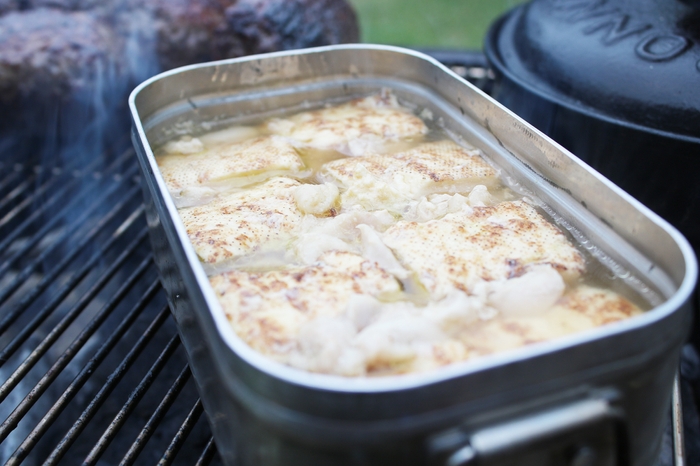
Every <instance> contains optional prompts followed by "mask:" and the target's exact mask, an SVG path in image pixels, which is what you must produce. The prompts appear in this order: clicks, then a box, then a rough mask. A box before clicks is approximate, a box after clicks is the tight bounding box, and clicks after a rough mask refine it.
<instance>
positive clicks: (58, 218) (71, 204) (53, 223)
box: [0, 165, 136, 275]
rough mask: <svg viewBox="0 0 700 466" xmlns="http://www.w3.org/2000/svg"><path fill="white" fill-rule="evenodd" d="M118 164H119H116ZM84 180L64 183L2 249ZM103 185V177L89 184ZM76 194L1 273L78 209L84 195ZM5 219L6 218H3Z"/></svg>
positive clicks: (133, 168)
mask: <svg viewBox="0 0 700 466" xmlns="http://www.w3.org/2000/svg"><path fill="white" fill-rule="evenodd" d="M115 166H118V165H115ZM135 171H136V167H133V166H132V167H131V169H130V170H129V172H131V176H133V175H134V174H135ZM82 182H83V178H80V177H74V178H73V180H72V181H71V182H70V183H67V184H66V185H64V188H63V189H62V190H61V192H60V193H56V194H55V195H54V196H52V197H51V198H50V199H49V200H48V201H46V202H45V203H43V204H42V206H41V207H40V208H36V209H35V210H34V211H33V212H32V213H31V214H30V215H29V217H27V218H26V219H25V220H24V222H22V224H21V225H20V226H18V227H17V228H15V229H14V230H13V231H12V233H11V234H9V235H8V236H7V237H6V238H5V239H4V240H3V241H2V242H1V243H0V251H4V250H6V249H7V248H8V247H9V246H10V244H12V242H13V241H15V240H16V239H17V237H18V236H19V235H21V234H22V233H24V231H25V229H27V227H29V225H31V224H32V223H33V222H34V221H36V220H37V219H40V218H41V216H42V215H44V212H45V211H46V210H48V209H49V208H51V207H53V206H54V205H55V204H56V203H58V201H59V200H63V198H64V196H66V195H68V194H70V193H71V190H72V188H74V187H76V186H79V185H80V184H81V183H82ZM100 185H101V179H99V178H98V179H93V180H92V181H91V182H90V184H89V185H88V186H89V187H90V188H91V190H92V188H98V187H99V186H100ZM79 194H80V193H78V195H76V196H74V199H73V200H72V201H70V202H67V203H66V204H65V205H64V207H63V208H62V209H61V211H60V212H59V214H58V215H54V216H52V218H51V220H49V221H48V222H46V223H45V224H44V225H43V226H42V227H41V229H39V231H37V232H36V233H35V234H33V235H32V239H31V240H30V241H27V243H26V244H25V245H24V246H22V247H21V248H20V249H19V250H17V251H15V252H14V254H13V255H12V256H11V257H10V258H7V259H5V261H4V263H3V265H2V266H1V267H0V275H2V274H4V273H5V272H6V271H7V270H8V269H9V267H10V265H11V264H13V263H14V262H16V261H17V260H18V259H19V258H21V257H22V255H24V254H26V252H27V251H28V250H29V249H31V248H32V247H34V246H35V245H36V244H37V243H38V242H39V241H40V240H41V239H42V238H43V237H44V236H46V234H47V233H48V232H50V231H51V230H52V229H53V228H54V227H55V226H56V224H57V223H58V222H59V221H61V220H62V219H64V218H65V213H66V212H72V211H74V210H75V209H76V206H77V205H78V204H79V203H80V202H83V199H82V196H80V195H79ZM59 205H60V204H59ZM3 220H5V219H3ZM3 220H0V227H2V222H3Z"/></svg>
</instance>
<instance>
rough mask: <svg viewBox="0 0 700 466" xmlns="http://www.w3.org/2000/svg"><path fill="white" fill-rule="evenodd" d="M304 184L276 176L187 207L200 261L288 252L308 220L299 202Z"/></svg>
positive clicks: (182, 214) (185, 212)
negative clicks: (298, 193)
mask: <svg viewBox="0 0 700 466" xmlns="http://www.w3.org/2000/svg"><path fill="white" fill-rule="evenodd" d="M299 185H300V183H299V182H298V181H296V180H292V179H290V178H283V177H279V178H273V179H271V180H268V181H266V182H265V183H263V184H261V185H259V186H256V187H253V188H251V189H249V190H246V191H241V192H235V193H230V194H227V195H222V196H221V197H219V198H217V199H216V200H214V201H212V202H211V203H209V204H206V205H203V206H197V207H189V208H185V209H181V210H180V211H179V212H180V217H181V218H182V222H183V223H184V224H185V228H186V229H187V235H188V236H189V238H190V241H191V242H192V245H193V246H194V249H195V251H196V252H197V254H198V255H199V257H200V259H201V260H202V261H203V262H204V263H206V264H219V263H222V262H226V263H228V264H232V263H235V262H240V261H241V260H242V258H243V257H244V256H247V255H250V254H254V253H255V254H258V255H260V254H264V253H269V252H272V251H282V253H283V251H284V250H285V249H286V247H287V244H288V242H289V241H291V240H292V238H293V237H294V235H295V233H296V231H297V229H298V227H299V224H300V222H301V219H302V214H301V212H299V210H298V209H297V207H296V202H295V201H294V191H295V189H296V188H297V186H299Z"/></svg>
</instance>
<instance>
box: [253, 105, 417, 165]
mask: <svg viewBox="0 0 700 466" xmlns="http://www.w3.org/2000/svg"><path fill="white" fill-rule="evenodd" d="M267 129H268V130H269V131H270V132H272V133H273V134H278V135H281V136H285V137H288V138H290V139H292V140H294V141H296V143H297V144H299V145H301V146H309V147H313V148H316V149H333V150H337V151H339V152H341V153H343V154H346V155H363V154H365V153H367V152H370V151H375V150H381V149H382V147H383V146H385V145H386V144H387V143H390V142H396V141H399V140H401V139H405V138H411V137H422V136H423V135H424V134H425V133H427V132H428V128H427V127H426V126H425V124H424V123H423V121H422V120H421V119H420V118H418V117H417V116H415V115H413V114H412V113H411V112H410V111H408V110H407V109H406V108H404V107H402V106H400V105H399V104H398V102H397V101H396V97H395V96H394V95H393V94H390V93H383V94H377V95H373V96H370V97H366V98H364V99H358V100H354V101H352V102H348V103H346V104H343V105H337V106H334V107H327V108H323V109H320V110H314V111H310V112H304V113H299V114H297V115H294V116H291V117H288V118H276V119H273V120H272V121H270V122H269V123H268V124H267Z"/></svg>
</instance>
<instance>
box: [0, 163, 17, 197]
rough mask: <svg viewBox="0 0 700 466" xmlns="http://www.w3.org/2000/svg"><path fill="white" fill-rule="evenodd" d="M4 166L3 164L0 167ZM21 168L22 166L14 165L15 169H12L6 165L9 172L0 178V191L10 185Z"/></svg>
mask: <svg viewBox="0 0 700 466" xmlns="http://www.w3.org/2000/svg"><path fill="white" fill-rule="evenodd" d="M4 168H5V164H3V165H2V166H0V169H4ZM21 168H22V167H15V169H12V168H10V167H7V170H9V171H10V172H9V173H8V174H7V175H6V176H5V178H3V179H2V180H0V193H2V192H3V191H5V190H7V188H8V187H9V185H11V184H12V183H13V182H14V181H15V180H16V179H17V178H18V177H19V175H20V173H21V171H22V170H21ZM0 196H1V194H0Z"/></svg>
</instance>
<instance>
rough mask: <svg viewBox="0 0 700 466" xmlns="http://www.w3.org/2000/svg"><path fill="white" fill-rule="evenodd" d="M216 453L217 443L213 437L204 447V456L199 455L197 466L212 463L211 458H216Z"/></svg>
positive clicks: (205, 465)
mask: <svg viewBox="0 0 700 466" xmlns="http://www.w3.org/2000/svg"><path fill="white" fill-rule="evenodd" d="M214 455H216V444H215V443H214V438H213V437H212V438H210V439H209V441H208V442H207V446H206V447H204V451H203V452H202V456H200V457H199V459H198V460H197V463H196V464H195V466H207V465H208V464H209V463H211V460H213V459H214Z"/></svg>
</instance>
